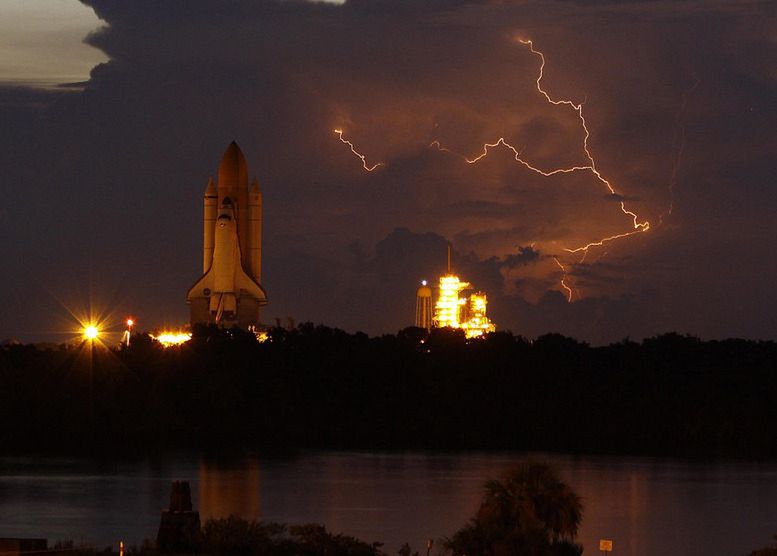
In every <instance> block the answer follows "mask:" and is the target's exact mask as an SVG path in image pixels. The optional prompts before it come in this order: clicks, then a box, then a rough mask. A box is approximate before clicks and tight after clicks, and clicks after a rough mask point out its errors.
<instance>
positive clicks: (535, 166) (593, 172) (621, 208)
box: [334, 38, 651, 322]
mask: <svg viewBox="0 0 777 556" xmlns="http://www.w3.org/2000/svg"><path fill="white" fill-rule="evenodd" d="M513 40H514V42H515V44H517V45H520V47H522V48H525V49H527V50H528V51H529V53H530V55H531V56H536V58H538V59H539V68H538V70H537V73H536V77H535V78H534V79H533V81H534V84H533V85H534V86H533V87H532V88H531V90H533V91H534V92H535V93H537V94H539V95H540V97H541V99H543V105H544V106H547V105H549V106H550V107H551V108H553V107H560V108H568V109H569V110H570V111H571V112H572V114H573V115H574V122H575V128H576V129H577V130H579V133H580V137H581V139H580V141H581V142H580V144H579V145H574V149H573V150H569V149H568V151H569V152H574V151H576V150H577V149H580V154H579V155H575V157H577V158H582V159H581V160H579V161H575V162H571V163H562V164H564V165H562V166H558V167H556V166H555V164H553V165H550V164H548V163H547V162H543V163H538V162H531V161H529V160H527V158H525V157H524V155H523V152H524V147H521V148H518V147H516V146H514V144H511V142H508V141H507V139H505V136H502V137H499V138H498V139H497V140H496V141H493V142H485V143H483V144H482V147H481V149H480V152H479V153H477V154H476V155H472V156H468V155H465V154H462V153H461V152H457V151H456V150H453V149H450V148H448V147H446V146H445V145H443V144H442V143H441V141H440V140H437V139H436V140H434V141H432V142H431V143H429V144H428V148H434V149H436V150H437V151H439V152H442V153H445V154H449V155H453V156H455V157H458V158H461V159H462V160H463V161H466V163H467V164H469V165H477V164H478V163H482V162H483V161H484V160H485V159H486V158H489V157H490V156H491V153H492V152H493V151H494V150H496V149H504V150H506V151H508V153H509V155H510V157H511V158H513V159H514V161H515V162H517V163H518V164H519V165H520V166H521V167H523V168H524V169H525V170H527V171H529V172H531V173H533V174H536V175H537V176H539V177H540V178H554V177H559V176H565V175H566V176H570V178H569V179H575V178H573V177H571V176H572V175H582V176H586V175H588V176H589V177H590V178H593V180H594V181H595V183H597V184H598V185H599V186H603V187H604V190H605V191H604V193H605V195H606V196H607V197H608V198H609V199H612V200H614V201H616V202H615V203H614V204H615V206H617V207H618V212H619V213H620V215H621V216H622V217H623V216H625V217H626V218H627V219H628V228H627V229H625V230H624V229H621V231H618V232H616V233H612V231H611V228H610V226H612V224H610V225H608V226H606V227H605V228H604V229H597V230H593V231H592V230H585V231H584V230H582V229H577V230H576V231H575V232H574V233H573V234H572V236H571V237H570V238H567V239H566V240H565V241H564V243H567V245H566V246H565V245H564V244H563V243H562V244H561V245H558V246H556V247H555V248H560V249H561V250H562V251H563V253H564V254H565V258H566V261H565V262H566V263H567V265H569V269H567V267H566V266H564V265H562V263H561V262H560V261H559V259H558V257H557V256H553V257H552V258H553V259H554V260H555V262H556V264H558V265H559V266H560V267H561V269H562V273H563V276H562V279H561V280H560V282H559V288H560V289H561V290H562V291H563V292H564V293H565V297H566V298H567V301H568V302H571V301H572V297H573V290H574V289H575V288H574V286H573V285H572V275H573V274H574V271H575V269H576V266H577V265H578V264H581V263H583V262H584V261H585V258H586V255H587V254H588V252H589V250H590V249H592V248H597V247H602V246H604V245H606V244H608V243H610V242H613V241H616V240H620V239H623V238H627V237H630V236H632V235H635V234H640V233H643V232H647V231H649V230H650V229H651V224H650V222H649V221H648V220H646V219H643V218H641V217H640V216H639V215H638V214H637V213H636V212H635V211H633V210H631V209H630V208H628V207H627V205H626V202H627V201H626V199H625V198H624V197H623V196H622V195H621V193H620V192H619V191H617V190H616V188H615V187H614V186H613V184H612V183H611V181H610V180H609V179H608V178H606V177H605V176H604V175H603V174H602V173H601V172H600V170H599V169H598V167H597V162H596V159H595V157H594V155H593V154H592V152H591V150H590V146H589V142H590V138H591V132H590V129H589V127H588V122H587V121H586V118H585V116H584V115H583V106H584V104H583V102H575V101H573V100H570V99H567V98H554V97H553V96H551V94H550V93H549V92H548V91H547V90H546V89H544V88H543V84H542V82H543V78H544V74H545V66H546V59H545V55H544V54H543V53H542V52H541V51H540V50H537V49H536V48H535V47H534V43H533V42H532V41H531V40H528V39H523V38H515V39H513ZM545 103H547V104H545ZM501 125H504V124H501ZM570 125H571V124H570ZM334 133H335V134H337V135H338V137H339V140H340V141H341V142H342V143H343V144H345V145H346V146H347V147H349V148H350V150H351V152H352V154H353V155H354V156H355V157H357V158H358V159H359V160H360V161H361V163H362V167H363V168H364V170H366V171H367V172H370V173H372V172H373V171H374V170H376V169H377V168H378V167H379V166H387V165H388V164H389V163H388V162H380V163H377V164H373V165H369V164H367V155H366V154H364V153H363V152H360V151H358V150H357V149H356V148H355V146H354V144H353V143H352V142H351V141H349V140H346V139H345V138H344V137H343V133H344V132H343V129H342V128H337V129H334ZM575 133H578V131H575ZM569 148H570V149H572V147H571V146H570V147H569ZM581 155H582V156H581ZM546 165H547V166H546ZM527 201H528V198H527ZM607 210H608V212H609V210H610V209H607ZM586 236H587V238H586ZM581 237H582V238H586V239H580V238H581ZM533 239H534V238H533ZM537 239H538V241H540V242H541V241H542V239H540V238H537ZM518 240H520V238H518ZM548 241H550V243H551V244H552V245H555V244H556V241H557V240H555V239H553V240H551V239H548ZM570 244H571V245H570ZM448 286H450V287H453V285H452V284H451V285H446V287H448ZM441 288H442V285H441ZM441 291H442V290H441ZM446 295H447V294H446ZM445 303H448V301H445ZM445 310H448V309H445ZM446 318H447V317H446ZM451 322H453V321H452V320H451Z"/></svg>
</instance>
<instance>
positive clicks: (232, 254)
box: [186, 141, 267, 329]
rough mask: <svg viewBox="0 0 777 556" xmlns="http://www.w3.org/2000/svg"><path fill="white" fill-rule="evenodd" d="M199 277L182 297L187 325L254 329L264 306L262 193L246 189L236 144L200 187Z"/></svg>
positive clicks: (243, 163)
mask: <svg viewBox="0 0 777 556" xmlns="http://www.w3.org/2000/svg"><path fill="white" fill-rule="evenodd" d="M204 205H205V211H204V217H203V229H204V238H203V250H202V251H203V254H202V271H203V275H202V277H201V278H200V279H199V280H197V283H196V284H194V286H192V288H191V289H190V290H189V293H188V294H187V295H186V302H187V303H189V304H190V306H191V323H192V324H195V323H215V324H218V325H219V326H224V327H232V326H238V327H240V328H244V329H253V328H255V327H256V326H257V325H259V322H260V321H259V308H260V307H262V306H263V305H266V304H267V294H266V293H265V291H264V288H263V287H262V285H261V279H262V193H261V191H260V190H259V182H258V181H257V180H256V178H254V181H253V183H252V184H251V189H250V190H249V189H248V169H247V166H246V160H245V157H244V156H243V153H242V151H241V150H240V147H238V146H237V143H235V142H234V141H232V143H231V144H230V145H229V146H228V147H227V150H226V151H224V155H223V156H222V157H221V163H220V164H219V173H218V183H217V184H216V185H214V184H213V178H211V179H210V181H209V182H208V186H207V188H206V189H205V202H204Z"/></svg>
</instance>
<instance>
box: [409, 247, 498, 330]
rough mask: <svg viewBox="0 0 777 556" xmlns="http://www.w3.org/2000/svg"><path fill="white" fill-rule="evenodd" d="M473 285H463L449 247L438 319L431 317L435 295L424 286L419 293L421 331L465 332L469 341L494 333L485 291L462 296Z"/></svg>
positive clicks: (436, 308) (436, 310)
mask: <svg viewBox="0 0 777 556" xmlns="http://www.w3.org/2000/svg"><path fill="white" fill-rule="evenodd" d="M470 289H471V287H470V284H469V282H462V281H461V280H460V279H459V277H458V276H456V275H455V274H454V273H453V271H452V270H451V249H450V246H449V247H448V270H447V272H446V273H445V274H444V275H443V276H440V282H439V286H438V288H437V301H436V302H435V303H434V316H432V314H431V305H432V297H433V292H432V288H430V287H429V286H428V285H427V284H426V280H424V281H423V282H422V283H421V287H420V288H418V291H417V293H416V319H415V325H416V326H417V327H419V328H425V329H426V330H431V329H432V328H444V327H449V328H457V329H459V330H463V331H464V334H465V335H466V337H467V338H477V337H480V336H483V335H484V334H487V333H489V332H494V331H495V330H496V326H494V323H492V322H491V321H490V320H489V318H488V316H487V315H486V310H487V307H488V297H487V296H486V294H485V293H484V292H481V291H475V292H473V293H471V294H470V295H469V296H466V295H462V293H463V292H465V291H466V290H470Z"/></svg>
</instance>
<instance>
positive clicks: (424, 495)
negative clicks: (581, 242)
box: [0, 453, 777, 556]
mask: <svg viewBox="0 0 777 556" xmlns="http://www.w3.org/2000/svg"><path fill="white" fill-rule="evenodd" d="M520 459H521V455H517V454H516V455H510V454H500V455H493V454H454V455H425V454H404V455H396V454H391V455H387V454H374V453H313V454H307V455H303V456H300V457H297V458H293V459H288V460H281V461H279V460H262V459H259V460H246V461H237V462H231V463H230V464H216V463H213V462H207V461H205V460H201V459H198V458H189V459H186V458H180V459H175V460H168V461H163V462H161V463H151V462H143V463H137V462H134V463H117V464H110V465H106V464H95V463H90V462H84V461H78V460H65V459H41V458H39V459H32V458H28V459H25V458H3V459H0V536H27V537H47V538H48V539H49V542H50V543H51V542H53V541H54V540H56V539H73V540H75V541H81V540H83V541H86V542H90V543H93V544H95V545H96V546H98V547H102V546H107V545H109V544H115V543H116V542H118V540H120V539H121V540H124V541H125V543H127V544H128V545H131V544H140V543H141V542H142V540H143V539H144V538H153V537H155V536H156V530H157V527H158V524H159V512H160V509H161V508H163V507H166V506H167V503H168V500H169V491H170V482H171V481H172V480H174V479H188V480H189V481H190V482H191V486H192V494H193V500H194V504H195V507H196V508H198V509H199V510H200V512H201V516H202V518H203V519H207V518H208V517H220V516H227V515H229V514H238V515H241V516H244V517H247V518H253V519H263V520H272V521H281V522H289V523H302V522H317V523H323V524H325V525H326V526H327V527H328V528H329V529H330V530H331V531H334V532H343V533H347V534H351V535H354V536H357V537H359V538H360V539H362V540H364V541H367V542H372V541H376V540H377V541H383V542H385V543H386V548H387V549H390V550H391V551H392V552H393V551H395V550H396V549H397V548H398V547H399V545H400V544H401V543H403V542H406V541H407V542H410V543H411V545H412V546H413V548H414V549H417V550H421V548H422V547H425V545H426V539H428V538H440V537H443V536H446V535H451V534H452V533H453V532H454V531H455V530H456V529H457V528H458V527H460V526H461V525H463V524H464V523H465V522H466V521H467V519H469V518H470V517H471V516H472V515H473V514H474V512H475V510H476V508H477V506H478V501H479V499H480V496H481V486H482V483H483V481H484V480H485V479H487V478H491V477H498V476H499V475H500V473H501V472H502V471H503V470H504V469H505V468H506V467H508V466H509V465H510V463H512V462H515V461H518V460H520ZM542 459H546V460H549V461H551V462H552V463H554V464H556V465H557V467H558V468H559V470H560V472H561V474H562V476H563V478H564V479H565V480H566V481H567V482H568V483H569V484H570V485H571V486H572V488H573V489H574V490H575V491H576V492H577V493H578V494H580V495H581V496H582V497H583V503H584V509H585V512H584V519H583V525H582V530H581V535H580V538H579V541H581V542H582V543H583V544H584V545H585V547H586V550H585V553H586V554H598V551H597V548H598V540H599V539H600V538H609V539H613V541H614V548H615V550H614V552H613V554H615V555H618V554H622V555H633V556H637V555H647V556H654V555H662V554H666V555H705V556H715V555H720V556H738V555H744V554H748V553H749V551H750V550H752V549H754V548H758V547H761V546H764V545H765V544H767V543H768V542H769V541H770V539H771V537H772V535H773V534H774V533H777V464H775V463H770V464H732V463H719V464H699V463H686V462H677V461H671V460H655V459H646V458H597V457H571V456H557V455H553V456H542Z"/></svg>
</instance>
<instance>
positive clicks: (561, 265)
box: [553, 257, 572, 303]
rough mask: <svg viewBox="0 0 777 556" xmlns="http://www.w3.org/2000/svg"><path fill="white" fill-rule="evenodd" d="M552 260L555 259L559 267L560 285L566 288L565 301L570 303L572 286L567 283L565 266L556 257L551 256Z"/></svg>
mask: <svg viewBox="0 0 777 556" xmlns="http://www.w3.org/2000/svg"><path fill="white" fill-rule="evenodd" d="M553 260H554V261H556V264H557V265H558V267H559V268H560V269H561V273H562V275H561V287H562V288H564V289H565V290H567V303H572V288H570V287H569V285H567V282H566V280H567V269H566V267H565V266H564V265H563V264H561V261H559V260H558V257H553Z"/></svg>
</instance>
